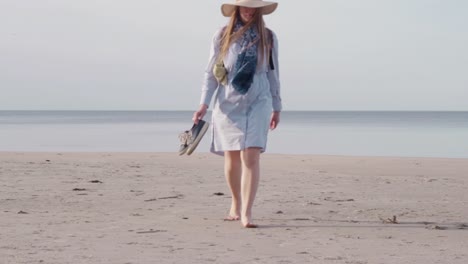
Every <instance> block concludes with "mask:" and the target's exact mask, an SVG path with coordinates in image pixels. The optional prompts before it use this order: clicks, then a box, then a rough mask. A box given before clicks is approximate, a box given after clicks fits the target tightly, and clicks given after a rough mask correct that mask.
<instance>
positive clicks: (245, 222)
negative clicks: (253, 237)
mask: <svg viewBox="0 0 468 264" xmlns="http://www.w3.org/2000/svg"><path fill="white" fill-rule="evenodd" d="M242 226H243V227H245V228H257V227H258V225H255V224H252V220H251V218H250V217H248V216H243V217H242Z"/></svg>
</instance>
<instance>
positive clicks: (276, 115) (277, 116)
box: [270, 111, 280, 130]
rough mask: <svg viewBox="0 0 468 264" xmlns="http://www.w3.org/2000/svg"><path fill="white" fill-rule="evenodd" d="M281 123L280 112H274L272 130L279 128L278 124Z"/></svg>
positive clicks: (271, 122) (271, 123)
mask: <svg viewBox="0 0 468 264" xmlns="http://www.w3.org/2000/svg"><path fill="white" fill-rule="evenodd" d="M279 121H280V112H279V111H273V113H272V114H271V121H270V129H271V130H273V129H275V128H276V127H277V126H278V123H279Z"/></svg>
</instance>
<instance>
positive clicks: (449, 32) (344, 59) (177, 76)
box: [0, 0, 468, 111]
mask: <svg viewBox="0 0 468 264" xmlns="http://www.w3.org/2000/svg"><path fill="white" fill-rule="evenodd" d="M230 1H233V0H226V1H217V0H202V1H189V0H180V1H176V0H170V1H159V0H136V1H128V0H80V1H76V0H73V1H72V0H40V1H38V0H0V110H196V109H197V108H198V105H199V99H200V90H201V85H202V78H203V74H204V71H205V68H206V65H207V62H208V55H209V48H210V44H211V38H212V36H213V34H214V32H215V31H216V30H217V29H218V28H220V27H222V26H223V25H224V24H226V22H227V19H226V18H224V17H223V16H222V15H221V13H220V6H221V4H222V3H225V2H230ZM277 2H278V3H279V6H278V9H277V11H276V12H275V13H273V14H271V15H268V16H265V21H266V23H267V26H268V27H269V28H271V29H272V30H273V31H275V33H276V34H277V36H278V39H279V61H280V63H279V64H280V65H279V68H280V76H281V93H282V100H283V109H284V110H323V111H328V110H422V111H427V110H429V111H430V110H432V111H441V110H442V111H467V110H468V26H467V25H468V16H467V15H466V14H467V12H468V1H466V0H438V1H437V0H278V1H277Z"/></svg>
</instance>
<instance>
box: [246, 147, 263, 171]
mask: <svg viewBox="0 0 468 264" xmlns="http://www.w3.org/2000/svg"><path fill="white" fill-rule="evenodd" d="M260 151H261V148H256V147H254V148H247V149H245V150H243V151H242V153H241V159H242V164H243V165H244V166H245V167H247V168H254V167H256V166H258V165H259V163H260Z"/></svg>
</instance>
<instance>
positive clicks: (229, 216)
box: [224, 215, 240, 221]
mask: <svg viewBox="0 0 468 264" xmlns="http://www.w3.org/2000/svg"><path fill="white" fill-rule="evenodd" d="M239 220H240V216H237V215H235V216H232V215H228V216H227V217H226V218H224V221H239Z"/></svg>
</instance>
